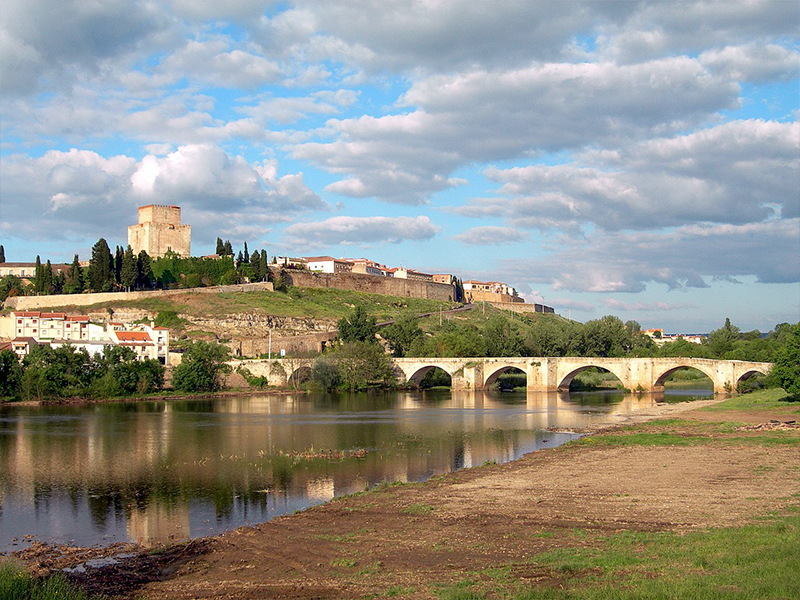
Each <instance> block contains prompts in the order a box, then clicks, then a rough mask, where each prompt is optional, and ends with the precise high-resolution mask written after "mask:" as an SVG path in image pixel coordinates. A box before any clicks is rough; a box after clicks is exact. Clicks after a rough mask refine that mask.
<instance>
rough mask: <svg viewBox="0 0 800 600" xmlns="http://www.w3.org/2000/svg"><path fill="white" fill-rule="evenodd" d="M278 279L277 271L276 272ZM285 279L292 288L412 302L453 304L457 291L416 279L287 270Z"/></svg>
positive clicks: (442, 284) (446, 284)
mask: <svg viewBox="0 0 800 600" xmlns="http://www.w3.org/2000/svg"><path fill="white" fill-rule="evenodd" d="M273 271H274V272H275V274H276V275H277V271H275V269H274V268H273ZM285 272H286V275H287V277H288V278H289V281H290V283H291V284H292V285H296V286H298V287H309V288H336V289H340V290H355V291H357V292H368V293H371V294H383V295H387V296H405V297H409V298H427V299H429V300H442V301H445V302H452V301H453V298H454V297H455V288H454V287H453V286H452V285H450V284H448V283H433V282H432V281H419V280H416V279H395V278H394V277H379V276H377V275H364V274H361V273H335V274H334V273H315V272H312V271H303V270H299V269H297V270H295V269H286V271H285Z"/></svg>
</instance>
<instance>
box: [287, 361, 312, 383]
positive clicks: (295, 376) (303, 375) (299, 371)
mask: <svg viewBox="0 0 800 600" xmlns="http://www.w3.org/2000/svg"><path fill="white" fill-rule="evenodd" d="M310 379H311V367H310V366H308V365H301V366H299V367H297V368H296V369H294V370H293V371H292V372H291V374H290V375H289V377H288V378H287V379H286V382H287V383H289V384H291V385H293V386H297V385H300V384H301V383H303V382H305V381H308V380H310Z"/></svg>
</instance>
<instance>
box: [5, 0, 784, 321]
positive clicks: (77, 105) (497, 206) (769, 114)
mask: <svg viewBox="0 0 800 600" xmlns="http://www.w3.org/2000/svg"><path fill="white" fill-rule="evenodd" d="M799 114H800V2H797V1H796V0H790V1H761V0H746V1H741V0H719V1H717V0H714V1H698V2H663V1H655V2H648V1H616V2H604V1H589V2H573V1H569V0H558V1H555V0H553V1H537V2H533V1H529V0H524V1H513V0H494V1H492V2H487V1H483V0H447V1H445V0H397V1H387V0H297V1H294V2H292V1H269V0H266V1H265V0H261V1H256V0H226V1H225V2H220V1H219V0H213V1H210V0H209V1H206V0H171V1H166V0H165V1H157V0H147V1H140V0H103V1H101V2H89V1H87V0H4V1H3V3H2V7H0V119H2V122H1V123H0V128H1V129H0V131H1V135H2V137H1V138H0V244H3V246H4V248H5V254H6V260H8V261H13V262H32V261H34V260H35V257H36V255H37V254H38V255H41V257H42V260H46V259H50V260H51V261H52V262H70V261H71V260H72V258H73V256H74V254H75V253H78V254H79V255H80V258H81V259H82V260H88V258H89V257H90V249H91V247H92V245H93V244H94V243H95V242H96V241H97V240H98V239H99V238H100V237H103V238H105V239H106V240H107V241H108V243H109V245H110V246H111V247H112V248H113V247H114V246H115V245H126V244H127V226H128V225H132V224H134V223H135V222H136V208H137V206H141V205H145V204H154V203H155V204H175V205H178V206H180V207H181V209H182V221H183V223H186V224H189V225H191V226H192V253H193V254H194V255H202V254H210V253H213V252H214V250H215V241H216V238H217V237H220V238H222V239H223V240H226V239H227V240H230V241H231V243H232V244H233V246H234V249H235V250H238V249H240V248H241V247H242V244H243V243H244V242H245V241H246V242H247V243H248V247H249V249H250V250H251V251H252V250H254V249H257V248H264V249H266V250H267V252H268V253H269V254H270V256H272V255H276V254H277V255H290V256H319V255H331V256H334V257H350V258H357V257H367V258H371V259H373V260H376V261H378V262H380V263H384V264H387V265H389V266H396V267H399V266H405V267H408V268H413V269H418V270H422V271H426V272H432V273H441V272H451V273H455V274H456V275H457V276H459V277H461V278H462V279H464V280H466V279H479V280H497V281H504V282H506V283H508V284H510V285H513V286H514V287H515V288H516V289H517V290H518V291H519V292H520V294H521V295H522V296H523V297H524V298H525V299H526V300H527V301H529V302H533V301H536V302H544V303H545V304H548V305H550V306H553V307H554V308H555V309H556V312H558V313H560V314H562V315H564V316H568V317H571V318H573V319H576V320H579V321H587V320H590V319H596V318H600V317H601V316H603V315H607V314H613V315H616V316H619V317H620V318H621V319H622V320H623V321H627V320H629V319H634V320H637V321H638V322H639V323H640V324H641V325H642V326H643V327H645V328H650V327H663V328H664V329H665V330H666V331H667V332H672V333H679V332H683V333H690V332H707V331H710V330H712V329H716V328H718V327H720V326H721V325H722V323H723V322H724V320H725V318H726V317H729V318H730V319H731V321H732V322H733V323H734V324H735V325H737V326H739V327H740V328H742V329H743V330H745V331H749V330H752V329H759V330H761V331H764V332H766V331H769V330H770V329H772V327H774V325H775V324H777V323H781V322H797V321H798V320H800V126H799V125H798V122H797V119H798V115H799Z"/></svg>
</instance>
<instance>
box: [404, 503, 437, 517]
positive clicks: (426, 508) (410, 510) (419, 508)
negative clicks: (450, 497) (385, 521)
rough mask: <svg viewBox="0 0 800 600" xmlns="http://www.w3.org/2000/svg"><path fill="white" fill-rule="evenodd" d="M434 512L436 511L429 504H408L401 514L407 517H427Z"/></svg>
mask: <svg viewBox="0 0 800 600" xmlns="http://www.w3.org/2000/svg"><path fill="white" fill-rule="evenodd" d="M434 510H436V508H434V507H433V506H431V505H430V504H409V505H408V506H407V507H406V508H405V509H403V512H404V513H406V514H408V515H428V514H430V513H432V512H433V511H434Z"/></svg>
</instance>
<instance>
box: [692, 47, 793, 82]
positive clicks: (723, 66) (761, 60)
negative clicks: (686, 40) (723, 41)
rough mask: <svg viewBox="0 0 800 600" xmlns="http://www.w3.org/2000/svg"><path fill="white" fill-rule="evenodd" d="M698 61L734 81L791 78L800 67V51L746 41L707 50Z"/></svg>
mask: <svg viewBox="0 0 800 600" xmlns="http://www.w3.org/2000/svg"><path fill="white" fill-rule="evenodd" d="M699 60H700V62H701V63H702V64H703V65H705V66H706V67H708V68H709V69H711V70H714V71H718V72H721V73H724V74H725V76H727V77H729V78H730V79H734V80H737V81H750V82H763V81H770V80H790V79H795V78H796V77H797V73H798V71H800V52H797V51H796V50H790V49H788V48H784V47H783V46H778V45H776V44H766V45H763V44H747V45H745V46H727V47H725V48H722V49H721V50H707V51H706V52H703V53H702V54H700V56H699Z"/></svg>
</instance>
